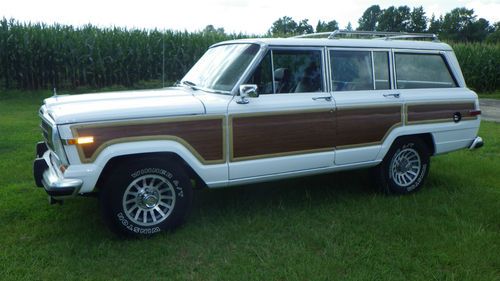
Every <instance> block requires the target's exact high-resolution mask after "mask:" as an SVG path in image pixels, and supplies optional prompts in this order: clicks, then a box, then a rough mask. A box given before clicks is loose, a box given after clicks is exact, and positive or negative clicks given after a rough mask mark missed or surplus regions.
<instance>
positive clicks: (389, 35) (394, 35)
mask: <svg viewBox="0 0 500 281" xmlns="http://www.w3.org/2000/svg"><path fill="white" fill-rule="evenodd" d="M327 35H328V37H327V38H328V39H338V35H346V36H352V35H355V36H367V37H371V38H372V39H378V40H380V39H384V40H392V39H417V38H422V39H432V41H433V42H439V39H438V36H437V35H436V34H433V33H408V32H382V31H358V30H356V31H354V30H353V31H349V30H335V31H332V32H318V33H309V34H303V35H298V36H294V37H293V38H308V37H323V36H327Z"/></svg>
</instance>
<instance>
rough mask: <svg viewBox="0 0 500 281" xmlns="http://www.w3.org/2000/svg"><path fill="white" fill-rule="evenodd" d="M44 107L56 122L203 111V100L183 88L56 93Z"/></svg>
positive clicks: (171, 114)
mask: <svg viewBox="0 0 500 281" xmlns="http://www.w3.org/2000/svg"><path fill="white" fill-rule="evenodd" d="M44 107H45V108H44V110H45V111H46V113H47V114H48V115H49V116H51V117H52V119H54V121H55V123H56V124H67V123H78V122H94V121H107V120H119V119H136V118H145V117H147V118H151V117H165V116H173V115H196V114H204V113H205V107H204V106H203V103H202V102H201V101H200V100H199V99H197V98H196V97H194V96H193V95H192V94H191V93H190V90H189V89H184V88H165V89H157V90H156V89H155V90H140V91H122V92H110V93H95V94H82V95H70V96H69V95H68V96H56V97H51V98H48V99H46V100H45V106H44Z"/></svg>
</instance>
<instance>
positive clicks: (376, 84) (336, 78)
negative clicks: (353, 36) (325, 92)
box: [330, 50, 391, 92]
mask: <svg viewBox="0 0 500 281" xmlns="http://www.w3.org/2000/svg"><path fill="white" fill-rule="evenodd" d="M330 59H331V67H332V79H333V81H332V87H333V90H334V91H340V92H341V91H361V90H386V89H390V88H391V79H390V75H389V52H387V51H348V50H332V51H330ZM374 76H375V77H374Z"/></svg>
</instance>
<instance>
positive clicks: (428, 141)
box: [398, 133, 436, 155]
mask: <svg viewBox="0 0 500 281" xmlns="http://www.w3.org/2000/svg"><path fill="white" fill-rule="evenodd" d="M407 137H413V138H419V139H420V140H422V141H423V142H424V143H425V145H426V146H427V148H428V149H429V152H430V154H431V155H434V154H435V153H436V146H435V145H434V138H433V137H432V134H431V133H425V134H416V135H405V136H400V137H398V139H399V138H407Z"/></svg>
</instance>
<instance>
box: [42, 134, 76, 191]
mask: <svg viewBox="0 0 500 281" xmlns="http://www.w3.org/2000/svg"><path fill="white" fill-rule="evenodd" d="M44 145H45V144H44V143H43V142H40V143H38V144H37V149H36V159H35V161H34V162H33V176H34V178H35V183H36V185H37V186H38V187H43V188H44V189H45V192H47V194H48V195H49V196H50V197H53V198H55V199H64V198H68V197H73V196H76V195H77V194H78V192H79V191H80V188H81V187H82V184H83V181H82V180H81V179H68V178H64V176H63V175H62V174H60V173H58V172H57V171H56V169H57V167H54V166H53V164H52V161H51V159H50V157H51V156H50V151H48V149H47V147H46V146H45V147H44Z"/></svg>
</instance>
